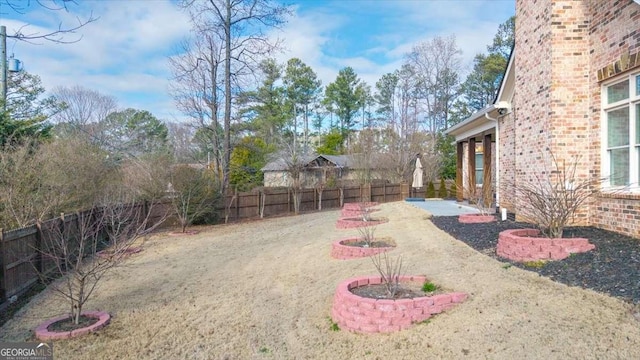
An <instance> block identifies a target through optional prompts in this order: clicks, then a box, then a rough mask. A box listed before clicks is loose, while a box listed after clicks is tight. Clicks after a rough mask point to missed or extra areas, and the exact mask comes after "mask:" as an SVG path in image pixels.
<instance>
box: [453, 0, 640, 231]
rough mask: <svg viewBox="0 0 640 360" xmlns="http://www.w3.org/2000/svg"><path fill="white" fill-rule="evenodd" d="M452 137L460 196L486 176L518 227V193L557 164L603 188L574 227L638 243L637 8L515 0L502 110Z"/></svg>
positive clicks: (630, 0) (571, 0) (625, 2)
mask: <svg viewBox="0 0 640 360" xmlns="http://www.w3.org/2000/svg"><path fill="white" fill-rule="evenodd" d="M448 133H449V134H451V135H453V136H454V137H455V138H456V143H457V152H458V154H457V160H458V171H457V178H456V181H457V184H458V186H467V187H468V183H469V181H471V182H475V183H478V182H479V181H478V179H477V176H476V174H482V178H483V180H484V182H485V183H486V182H487V181H491V184H492V186H485V187H484V191H485V192H486V193H487V197H486V198H490V199H493V201H494V205H496V206H497V207H499V208H505V209H507V211H508V212H509V213H511V214H515V216H516V218H517V217H518V213H519V211H520V210H521V209H522V207H523V204H522V203H521V201H522V199H518V197H517V196H516V193H517V188H518V187H519V186H522V184H525V183H527V182H530V181H532V179H534V178H535V177H536V174H540V173H544V172H548V171H550V170H552V169H553V163H552V159H551V156H550V155H549V154H553V155H554V156H555V157H556V159H557V160H558V161H559V162H564V163H572V162H576V161H577V172H576V178H578V179H602V180H603V181H602V183H600V184H599V187H600V189H599V191H598V193H597V194H596V196H595V197H593V198H592V199H591V201H589V202H588V203H587V204H585V205H584V206H583V207H582V208H581V209H580V210H579V213H578V216H577V218H576V223H578V224H581V225H592V226H596V227H599V228H603V229H607V230H612V231H616V232H619V233H623V234H627V235H631V236H634V237H640V185H639V181H640V0H599V1H595V0H566V1H557V0H537V1H536V0H516V29H515V48H514V50H513V53H512V54H511V58H510V60H509V65H508V67H507V70H506V73H505V77H504V79H503V82H502V85H501V88H500V91H499V93H498V96H497V98H496V101H495V103H494V104H492V105H490V106H488V107H486V108H485V109H483V110H481V111H479V112H477V113H476V114H473V115H472V116H471V117H469V118H467V119H466V120H465V121H463V122H462V123H460V124H458V125H456V126H454V127H452V128H451V129H450V130H449V131H448ZM478 144H482V146H479V145H478ZM478 149H482V152H481V155H480V156H479V154H478V152H477V150H478ZM487 149H488V151H487ZM576 159H577V160H576ZM480 160H481V161H482V166H480V165H479V164H478V162H480ZM479 169H480V170H482V171H480V172H478V170H479ZM469 170H472V171H469ZM519 184H520V185H519ZM459 193H460V192H459ZM461 196H462V194H461ZM459 200H462V199H461V198H460V199H459Z"/></svg>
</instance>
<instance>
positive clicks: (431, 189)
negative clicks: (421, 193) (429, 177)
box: [426, 181, 436, 199]
mask: <svg viewBox="0 0 640 360" xmlns="http://www.w3.org/2000/svg"><path fill="white" fill-rule="evenodd" d="M434 197H436V187H435V186H434V185H433V181H429V183H428V184H427V193H426V198H427V199H432V198H434Z"/></svg>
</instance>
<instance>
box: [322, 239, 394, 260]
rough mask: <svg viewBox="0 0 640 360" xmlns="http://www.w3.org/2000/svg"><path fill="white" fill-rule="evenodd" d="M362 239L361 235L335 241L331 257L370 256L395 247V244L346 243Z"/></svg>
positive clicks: (343, 258) (353, 257)
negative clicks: (366, 246)
mask: <svg viewBox="0 0 640 360" xmlns="http://www.w3.org/2000/svg"><path fill="white" fill-rule="evenodd" d="M360 240H362V238H361V237H350V238H346V239H342V240H338V241H334V242H333V244H331V257H333V258H334V259H340V260H349V259H356V258H363V257H368V256H372V255H375V254H379V253H383V252H386V251H391V250H393V249H395V246H387V247H370V248H364V247H359V246H349V245H345V244H348V243H350V242H356V241H360Z"/></svg>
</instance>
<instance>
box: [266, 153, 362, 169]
mask: <svg viewBox="0 0 640 360" xmlns="http://www.w3.org/2000/svg"><path fill="white" fill-rule="evenodd" d="M318 158H324V159H326V160H328V161H329V162H331V163H333V164H335V166H336V167H339V168H349V167H353V166H354V165H355V164H356V161H355V157H354V155H322V154H320V155H315V154H313V155H307V156H304V157H303V158H302V162H303V163H305V164H306V165H305V166H306V167H312V166H309V165H310V163H311V162H313V161H314V160H316V159H318ZM285 170H287V163H286V161H285V160H284V159H283V158H278V159H276V160H273V161H271V162H269V163H267V165H265V166H264V167H263V168H262V171H285Z"/></svg>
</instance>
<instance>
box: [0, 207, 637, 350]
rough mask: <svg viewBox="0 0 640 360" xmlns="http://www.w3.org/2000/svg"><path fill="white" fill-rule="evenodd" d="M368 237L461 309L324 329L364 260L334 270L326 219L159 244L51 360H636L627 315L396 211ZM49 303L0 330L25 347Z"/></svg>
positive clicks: (278, 222) (35, 304)
mask: <svg viewBox="0 0 640 360" xmlns="http://www.w3.org/2000/svg"><path fill="white" fill-rule="evenodd" d="M380 208H381V211H380V212H378V213H377V214H379V215H380V216H384V217H387V218H388V219H389V222H388V223H385V224H382V225H379V226H378V228H377V231H376V236H389V237H391V238H392V239H393V240H394V241H395V242H396V243H397V248H396V249H395V250H393V251H392V252H390V253H389V254H390V255H394V256H396V255H402V256H403V261H404V268H405V271H404V272H405V274H407V275H410V274H424V275H427V276H428V277H429V278H430V279H431V280H432V281H433V282H435V283H436V284H438V285H440V286H443V287H445V288H448V289H451V290H455V291H464V292H467V293H469V294H470V297H469V299H468V300H467V301H466V302H464V303H463V304H461V305H459V306H457V307H456V308H454V309H452V310H449V311H447V312H446V313H443V314H440V315H437V316H435V317H433V318H432V319H431V320H430V321H429V322H428V323H423V324H418V325H415V326H413V327H412V328H411V329H409V330H404V331H401V332H397V333H393V334H386V335H379V334H378V335H360V334H353V333H350V332H347V331H344V330H341V331H332V330H331V322H330V317H329V316H330V309H331V304H332V299H333V294H334V290H335V287H336V285H337V284H338V283H339V282H340V281H341V280H344V279H346V278H349V277H353V276H360V275H374V274H375V268H374V266H373V264H372V263H371V260H370V259H367V258H365V259H356V260H335V259H332V258H331V257H330V256H329V253H330V250H331V249H330V248H331V243H332V241H335V240H338V239H340V238H343V237H348V236H355V235H357V234H358V233H357V230H354V229H350V230H337V229H336V228H335V223H336V220H337V219H338V217H339V211H337V210H336V211H329V212H321V213H313V214H307V215H301V216H296V217H284V218H278V219H270V220H261V221H254V222H249V223H244V224H233V225H222V226H215V227H209V228H202V229H200V230H202V232H201V233H200V234H198V235H194V236H188V237H171V236H168V235H167V234H165V233H160V234H157V235H155V236H153V237H152V238H151V239H150V240H149V241H147V242H146V243H145V244H144V246H145V251H144V252H142V253H140V254H137V255H134V256H132V257H131V258H130V259H128V260H127V261H126V262H125V263H124V264H123V265H122V266H120V267H118V268H116V269H115V270H114V271H113V272H111V273H109V274H107V276H106V277H105V278H104V279H103V281H102V282H101V283H100V287H99V289H98V290H97V292H96V294H95V297H94V298H93V300H92V301H90V302H89V304H88V305H87V306H86V309H87V310H106V311H109V312H110V313H111V314H112V315H113V319H112V322H111V324H110V325H109V326H107V327H106V328H105V329H103V330H101V331H100V332H98V333H96V334H93V335H89V336H86V337H82V338H78V339H72V340H64V341H57V342H56V343H55V345H54V349H55V357H56V359H425V358H431V359H458V358H469V359H485V358H486V359H516V358H517V359H568V358H571V359H596V358H598V359H638V358H640V322H638V320H636V319H635V318H634V317H633V316H632V314H631V309H630V305H628V304H626V303H624V302H622V301H620V300H618V299H615V298H612V297H609V296H605V295H602V294H599V293H596V292H593V291H590V290H583V289H579V288H571V287H567V286H565V285H562V284H559V283H555V282H553V281H551V280H548V279H546V278H543V277H540V276H539V275H537V274H536V273H533V272H529V271H525V270H521V269H518V268H515V267H505V266H504V264H503V263H501V262H499V261H497V260H495V259H492V258H490V257H488V256H486V255H483V254H480V253H478V252H476V251H474V250H472V249H471V248H470V247H468V246H467V245H465V244H464V243H462V242H459V241H457V240H455V239H453V238H452V237H450V236H449V235H447V234H446V233H444V232H442V231H440V230H438V229H437V228H436V227H435V226H434V225H433V224H432V223H431V222H430V221H429V220H427V218H428V213H426V212H425V211H423V210H420V209H416V208H414V207H412V206H410V205H408V204H406V203H402V202H396V203H389V204H383V205H381V206H380ZM65 310H66V309H65V303H64V302H62V301H61V300H60V299H59V298H57V297H55V296H54V294H53V293H51V292H50V291H45V292H43V293H41V294H40V295H38V296H36V297H35V298H34V299H33V300H32V301H31V303H29V304H28V305H27V306H26V307H24V308H23V309H22V310H21V311H20V312H19V313H18V314H17V315H16V317H14V319H12V320H10V321H9V322H7V323H6V324H5V325H4V327H2V328H1V329H0V330H1V331H0V340H1V341H22V340H27V339H32V340H33V338H32V330H33V329H34V328H35V327H36V326H37V325H38V324H39V323H40V322H42V321H44V320H45V319H47V318H50V317H53V316H57V315H61V314H64V313H65Z"/></svg>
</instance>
